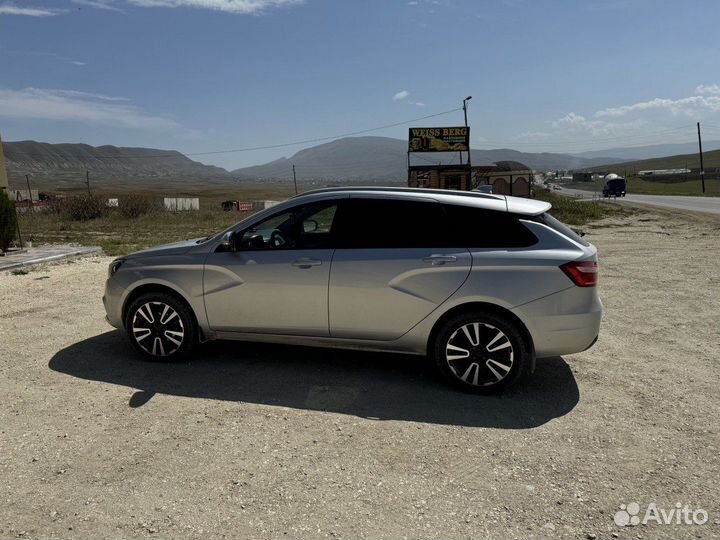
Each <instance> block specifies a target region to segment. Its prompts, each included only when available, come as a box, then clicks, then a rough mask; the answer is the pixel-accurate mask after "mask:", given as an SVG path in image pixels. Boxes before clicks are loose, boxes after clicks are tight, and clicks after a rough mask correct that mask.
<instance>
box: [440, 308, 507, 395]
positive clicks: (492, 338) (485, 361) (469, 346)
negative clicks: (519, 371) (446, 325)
mask: <svg viewBox="0 0 720 540" xmlns="http://www.w3.org/2000/svg"><path fill="white" fill-rule="evenodd" d="M513 354H514V351H513V346H512V343H511V341H510V338H508V337H507V335H505V333H504V332H503V331H502V330H500V329H499V328H497V327H495V326H492V325H490V324H487V323H481V322H471V323H467V324H464V325H463V326H461V327H460V328H458V329H457V330H455V332H453V334H452V335H451V336H450V339H448V342H447V345H446V347H445V360H446V361H447V365H448V366H449V367H450V370H451V371H452V372H453V374H454V375H455V376H456V377H457V378H458V379H460V380H461V381H463V382H464V383H467V384H470V385H473V386H490V385H494V384H498V383H499V382H501V381H502V380H504V379H505V378H506V377H507V376H508V375H509V374H510V371H511V370H512V367H513Z"/></svg>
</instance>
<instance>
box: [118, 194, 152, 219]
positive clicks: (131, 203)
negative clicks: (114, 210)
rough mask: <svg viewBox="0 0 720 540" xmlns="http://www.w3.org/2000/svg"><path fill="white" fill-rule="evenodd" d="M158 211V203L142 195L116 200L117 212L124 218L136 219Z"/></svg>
mask: <svg viewBox="0 0 720 540" xmlns="http://www.w3.org/2000/svg"><path fill="white" fill-rule="evenodd" d="M159 209H160V202H159V201H157V200H155V199H153V198H151V197H145V196H143V195H125V196H124V197H121V198H120V199H119V200H118V212H120V215H121V216H122V217H124V218H137V217H140V216H144V215H145V214H149V213H151V212H156V211H157V210H159Z"/></svg>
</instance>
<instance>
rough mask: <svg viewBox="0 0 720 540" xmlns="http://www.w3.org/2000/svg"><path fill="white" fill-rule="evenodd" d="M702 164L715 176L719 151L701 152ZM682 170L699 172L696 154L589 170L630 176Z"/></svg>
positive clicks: (616, 164) (719, 165) (628, 162)
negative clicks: (645, 172)
mask: <svg viewBox="0 0 720 540" xmlns="http://www.w3.org/2000/svg"><path fill="white" fill-rule="evenodd" d="M703 164H704V166H705V172H706V173H708V172H712V173H713V174H715V172H716V170H717V169H720V150H712V151H710V152H705V151H703ZM684 168H688V169H691V170H692V171H693V172H696V171H699V170H700V157H699V156H698V154H697V152H695V153H692V154H679V155H676V156H665V157H660V158H653V159H642V160H638V161H624V162H621V163H614V164H608V165H602V166H600V167H593V168H591V169H589V170H597V171H603V172H615V173H618V174H627V175H632V174H637V172H638V171H649V170H657V169H684Z"/></svg>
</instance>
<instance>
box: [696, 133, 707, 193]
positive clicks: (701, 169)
mask: <svg viewBox="0 0 720 540" xmlns="http://www.w3.org/2000/svg"><path fill="white" fill-rule="evenodd" d="M697 128H698V149H699V150H700V181H701V182H702V192H703V193H705V166H704V165H703V155H702V137H701V136H700V122H698V123H697Z"/></svg>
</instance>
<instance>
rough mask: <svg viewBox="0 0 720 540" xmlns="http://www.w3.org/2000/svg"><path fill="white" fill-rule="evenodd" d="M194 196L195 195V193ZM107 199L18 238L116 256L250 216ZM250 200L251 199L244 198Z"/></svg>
mask: <svg viewBox="0 0 720 540" xmlns="http://www.w3.org/2000/svg"><path fill="white" fill-rule="evenodd" d="M254 195H255V196H254V198H256V199H265V198H267V199H269V198H273V199H277V200H280V199H285V198H287V197H288V196H290V195H291V193H289V192H269V193H261V194H254ZM195 196H198V195H195ZM535 197H536V198H538V199H541V200H544V201H548V202H550V203H551V204H552V205H553V210H552V214H553V215H554V216H555V217H556V218H557V219H559V220H561V221H563V222H565V223H567V224H568V225H573V226H580V225H585V224H586V223H588V222H590V221H594V220H598V219H601V218H603V217H606V216H608V215H613V214H618V213H622V212H628V210H621V209H620V207H619V205H617V204H613V203H604V202H603V203H599V202H592V201H584V202H583V201H579V200H575V199H573V198H570V197H563V196H561V195H558V194H556V193H553V192H552V191H550V190H547V189H544V188H538V189H536V190H535ZM107 198H108V196H107V195H103V196H100V195H92V196H90V195H87V194H80V193H76V194H75V195H69V196H67V197H65V198H64V199H58V200H56V201H55V202H54V203H53V204H51V205H50V207H49V208H47V209H45V210H43V211H36V212H33V213H30V212H25V213H21V214H19V215H18V218H19V223H20V230H21V232H22V236H23V239H24V240H26V239H32V240H33V241H34V243H35V244H79V245H87V246H100V247H101V248H102V249H103V251H104V252H105V253H106V254H107V255H111V256H118V255H125V254H127V253H131V252H133V251H138V250H140V249H145V248H148V247H151V246H155V245H158V244H164V243H170V242H177V241H180V240H187V239H191V238H198V237H203V236H207V235H210V234H214V233H216V232H219V231H221V230H223V229H225V228H227V227H229V226H230V225H232V224H233V223H236V222H238V221H240V220H242V219H244V218H246V217H248V216H249V215H251V214H252V212H224V211H223V210H222V208H221V204H220V203H221V202H222V201H223V200H227V199H238V198H243V197H239V196H238V194H237V193H235V194H224V195H222V194H217V193H215V194H212V195H211V196H205V197H204V196H202V195H200V210H199V211H185V212H167V211H165V210H163V209H162V207H161V205H160V202H159V199H158V198H157V196H153V195H151V194H147V193H138V194H132V195H125V196H120V197H119V205H118V207H117V208H108V207H107V204H106V202H107ZM243 199H244V200H249V199H250V197H247V196H246V197H244V198H243Z"/></svg>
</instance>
